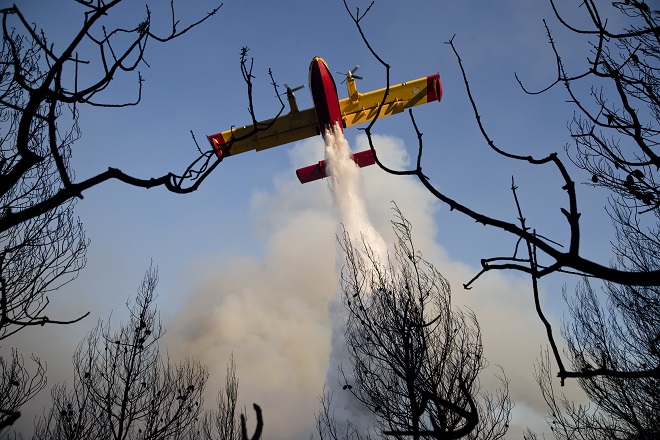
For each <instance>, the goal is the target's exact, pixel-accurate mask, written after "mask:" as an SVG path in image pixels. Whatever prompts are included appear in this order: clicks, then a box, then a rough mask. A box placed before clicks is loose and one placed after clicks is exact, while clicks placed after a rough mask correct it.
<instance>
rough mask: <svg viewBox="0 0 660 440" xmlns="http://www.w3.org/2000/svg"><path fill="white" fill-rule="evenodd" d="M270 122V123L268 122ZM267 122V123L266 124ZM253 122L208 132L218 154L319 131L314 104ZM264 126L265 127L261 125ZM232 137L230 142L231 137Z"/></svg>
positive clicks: (259, 147) (284, 141) (257, 147)
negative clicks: (216, 131)
mask: <svg viewBox="0 0 660 440" xmlns="http://www.w3.org/2000/svg"><path fill="white" fill-rule="evenodd" d="M271 124H272V125H271ZM269 125H270V126H269ZM257 127H259V128H258V129H257V128H255V126H254V125H245V126H243V127H237V128H232V129H230V130H227V131H223V132H221V133H216V134H212V135H210V136H207V138H208V140H209V142H210V143H211V146H212V147H213V149H214V150H215V152H216V154H217V155H218V157H221V156H234V155H236V154H239V153H244V152H246V151H250V150H256V151H261V150H265V149H267V148H272V147H276V146H278V145H282V144H287V143H289V142H296V141H299V140H302V139H305V138H308V137H313V136H316V135H318V134H319V131H318V122H317V121H316V112H315V111H314V108H309V109H307V110H301V111H293V112H290V113H288V114H286V115H282V116H280V117H278V118H277V119H275V120H274V121H273V119H269V120H267V121H263V122H259V123H258V124H257ZM263 127H268V128H265V129H262V128H263ZM232 139H233V140H234V142H233V143H231V140H232Z"/></svg>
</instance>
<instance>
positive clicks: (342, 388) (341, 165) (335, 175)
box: [324, 125, 387, 433]
mask: <svg viewBox="0 0 660 440" xmlns="http://www.w3.org/2000/svg"><path fill="white" fill-rule="evenodd" d="M324 139H325V157H326V161H327V166H328V174H329V177H328V178H329V179H330V189H331V192H332V196H333V199H334V203H335V206H336V208H337V210H338V213H339V218H340V221H341V223H342V225H343V227H344V229H345V230H346V231H347V232H348V233H349V236H350V238H351V240H353V241H356V242H357V241H358V240H359V241H360V243H361V244H364V245H367V246H369V247H371V249H372V250H373V252H374V254H375V255H376V256H377V258H380V260H381V261H384V260H385V258H386V256H387V246H386V244H385V240H383V237H382V236H381V235H380V234H379V233H378V231H376V229H375V228H374V227H373V225H372V223H371V220H370V219H369V215H368V213H367V208H366V205H365V203H364V199H363V197H362V193H361V188H360V173H359V168H358V166H357V165H356V164H355V162H354V161H353V159H352V156H351V150H350V147H349V145H348V141H347V140H346V138H345V137H344V133H343V131H342V130H341V128H340V127H339V126H338V125H335V126H334V128H333V129H332V130H326V132H325V136H324ZM357 248H358V249H361V248H362V246H357ZM339 270H341V269H339ZM341 294H342V293H341V290H340V291H339V292H338V294H337V297H336V298H335V299H334V300H333V301H331V302H330V304H329V306H328V309H329V314H330V324H331V327H332V343H331V351H330V363H329V368H328V374H327V377H326V392H329V393H331V395H332V411H333V415H334V421H335V423H336V427H337V432H339V433H346V432H347V430H348V428H349V424H350V426H351V427H352V428H354V429H357V430H358V431H359V432H361V433H366V432H367V431H368V430H369V429H370V428H371V427H372V426H373V416H372V414H371V413H370V412H369V410H368V409H367V408H365V407H364V406H362V405H361V404H360V403H359V402H357V401H356V400H355V398H354V397H353V396H352V395H351V394H350V392H349V391H348V390H347V389H346V388H347V387H348V386H352V382H354V381H353V375H352V371H351V367H350V365H351V363H350V357H349V353H348V349H347V347H346V339H345V332H346V321H347V312H346V309H345V308H344V304H343V303H342V300H341ZM340 368H341V370H340Z"/></svg>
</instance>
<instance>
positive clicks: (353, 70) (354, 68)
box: [335, 65, 364, 84]
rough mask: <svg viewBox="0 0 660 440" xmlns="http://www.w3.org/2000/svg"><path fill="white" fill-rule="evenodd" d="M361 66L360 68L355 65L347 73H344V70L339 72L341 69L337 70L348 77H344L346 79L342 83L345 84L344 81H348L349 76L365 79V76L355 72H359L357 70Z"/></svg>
mask: <svg viewBox="0 0 660 440" xmlns="http://www.w3.org/2000/svg"><path fill="white" fill-rule="evenodd" d="M359 68H360V66H358V65H356V66H355V67H353V68H352V69H351V70H349V71H348V72H346V73H344V72H339V71H335V73H338V74H340V75H344V76H345V77H346V78H344V80H343V81H342V82H341V83H340V84H344V83H345V82H346V80H347V79H349V78H355V79H364V77H363V76H358V75H355V72H357V70H358V69H359Z"/></svg>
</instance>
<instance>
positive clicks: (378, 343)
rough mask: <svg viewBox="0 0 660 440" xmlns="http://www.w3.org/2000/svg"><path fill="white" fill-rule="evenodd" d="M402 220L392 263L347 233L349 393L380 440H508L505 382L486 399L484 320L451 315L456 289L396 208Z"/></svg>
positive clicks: (397, 227)
mask: <svg viewBox="0 0 660 440" xmlns="http://www.w3.org/2000/svg"><path fill="white" fill-rule="evenodd" d="M395 216H396V218H395V220H394V221H392V225H393V228H394V231H395V233H396V236H397V239H398V240H397V243H396V244H395V248H394V257H393V258H388V261H381V256H379V255H376V253H375V252H374V251H373V249H372V248H371V247H370V246H369V244H368V243H362V244H361V245H360V246H359V247H357V246H356V245H355V244H354V243H353V242H352V241H351V239H350V237H349V236H348V234H347V233H345V234H344V236H343V237H342V240H341V243H342V248H343V250H344V254H345V261H346V264H345V267H344V269H343V271H342V282H341V286H342V297H343V301H344V304H345V306H346V308H347V310H348V319H347V330H346V345H347V347H348V352H349V354H350V363H351V365H350V370H346V369H344V368H343V369H342V370H343V371H345V372H346V373H347V374H344V378H345V380H346V384H345V385H344V388H345V390H346V391H348V392H350V393H351V394H352V395H353V396H354V397H355V399H357V401H359V402H360V403H361V404H362V405H364V406H365V407H366V408H368V409H369V410H370V411H371V412H372V413H373V415H374V418H375V421H376V424H377V427H378V429H379V431H380V432H381V436H382V437H388V436H392V437H394V438H414V439H420V438H437V439H440V438H442V439H452V438H473V439H498V438H502V437H503V436H504V435H505V433H506V431H507V429H508V422H509V418H510V411H511V408H512V406H513V404H512V402H511V400H510V398H509V395H508V381H507V379H506V377H505V376H504V375H503V373H502V376H501V382H502V388H501V389H500V390H498V391H497V392H496V394H495V395H492V394H490V393H487V392H483V391H482V390H481V387H480V382H479V375H480V374H481V373H482V372H483V370H484V369H485V368H486V366H487V362H486V360H485V358H484V356H483V346H482V341H481V332H480V329H479V324H478V322H477V319H476V316H475V315H474V313H472V312H471V311H467V312H464V311H462V310H460V309H458V308H455V307H452V305H451V291H450V287H449V284H448V283H447V281H446V280H445V279H444V278H443V277H442V275H441V274H440V273H439V272H438V271H437V269H435V267H434V266H433V265H432V264H430V263H429V262H427V261H425V260H424V259H423V258H422V257H421V255H420V254H419V253H418V252H417V251H416V249H415V247H414V245H413V241H412V236H411V232H412V231H411V229H412V226H411V224H410V223H409V222H408V221H407V220H406V219H405V218H404V217H403V216H402V215H401V212H400V211H399V210H398V208H396V207H395ZM340 434H341V433H340ZM332 437H333V436H332V435H330V438H332Z"/></svg>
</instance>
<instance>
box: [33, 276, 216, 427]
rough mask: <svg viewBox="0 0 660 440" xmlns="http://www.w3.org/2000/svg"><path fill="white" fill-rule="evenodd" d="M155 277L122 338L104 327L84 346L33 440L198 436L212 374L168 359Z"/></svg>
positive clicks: (142, 292) (133, 306) (191, 363)
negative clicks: (71, 380)
mask: <svg viewBox="0 0 660 440" xmlns="http://www.w3.org/2000/svg"><path fill="white" fill-rule="evenodd" d="M157 282H158V276H157V270H156V269H155V268H153V267H152V268H150V269H149V270H148V271H147V273H146V274H145V278H144V280H143V281H142V284H141V285H140V288H139V289H138V291H137V296H136V299H135V300H134V302H133V303H132V304H129V311H130V319H129V320H128V322H127V323H126V324H124V325H122V326H121V327H120V329H119V330H118V331H112V330H111V326H110V323H109V322H108V323H104V322H100V323H99V324H98V326H97V327H96V328H95V329H94V330H93V331H91V332H90V333H89V334H88V335H87V337H86V338H85V339H84V340H83V341H82V342H81V343H80V345H79V346H78V348H77V350H76V352H75V354H74V357H73V364H74V377H75V379H74V383H73V387H72V388H71V389H70V390H69V389H67V387H66V385H60V386H58V387H55V388H54V390H53V393H52V396H53V406H52V408H51V409H50V411H49V412H48V413H47V415H46V416H45V417H43V418H42V419H41V420H40V421H39V423H38V426H37V429H36V433H35V438H37V439H49V438H67V439H83V438H84V439H90V438H111V439H115V440H120V439H128V438H143V439H166V438H167V439H170V438H185V437H186V436H187V435H188V434H189V431H190V430H193V429H196V427H197V422H198V418H199V416H200V414H201V412H202V403H203V402H202V392H203V389H204V386H205V384H206V380H207V377H208V373H207V371H206V369H205V368H204V367H202V366H201V365H200V364H199V363H197V362H195V361H192V360H186V361H184V362H181V363H179V364H174V363H172V362H171V361H170V360H169V359H168V358H167V357H163V356H162V355H161V352H160V350H159V345H158V344H159V340H160V339H161V337H162V336H163V328H162V326H161V323H160V319H159V317H158V313H157V311H156V310H155V307H154V300H155V289H156V284H157Z"/></svg>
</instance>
